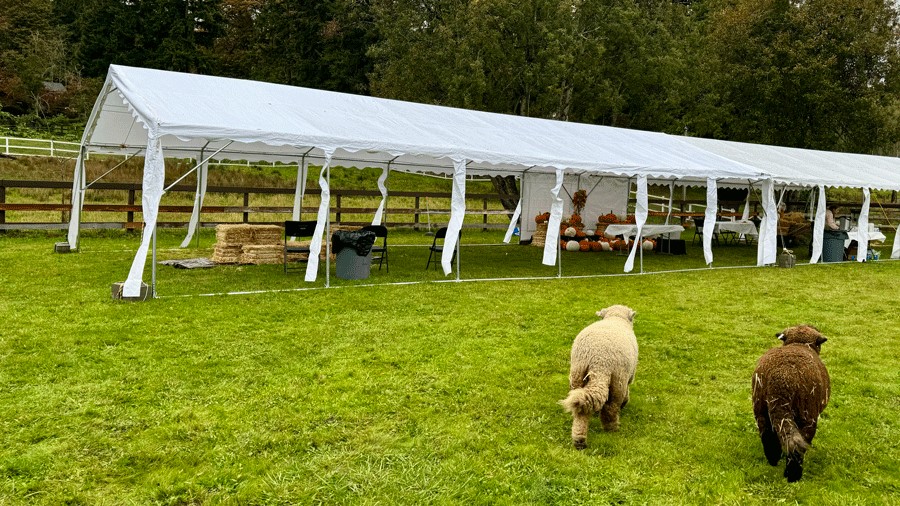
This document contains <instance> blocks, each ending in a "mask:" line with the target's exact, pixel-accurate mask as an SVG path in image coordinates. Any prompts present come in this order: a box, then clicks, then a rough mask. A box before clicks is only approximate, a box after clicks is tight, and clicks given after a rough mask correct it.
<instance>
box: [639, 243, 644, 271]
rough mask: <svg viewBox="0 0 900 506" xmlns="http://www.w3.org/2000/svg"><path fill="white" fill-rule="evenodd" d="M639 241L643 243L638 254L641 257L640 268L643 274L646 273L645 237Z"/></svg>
mask: <svg viewBox="0 0 900 506" xmlns="http://www.w3.org/2000/svg"><path fill="white" fill-rule="evenodd" d="M638 240H639V241H641V243H640V244H638V248H640V250H638V254H639V255H640V256H641V257H640V266H641V274H643V273H644V238H643V236H642V237H639V238H638Z"/></svg>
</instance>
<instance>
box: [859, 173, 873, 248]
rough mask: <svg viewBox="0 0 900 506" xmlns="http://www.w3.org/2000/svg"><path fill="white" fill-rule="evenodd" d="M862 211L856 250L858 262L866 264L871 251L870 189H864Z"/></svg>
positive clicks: (860, 211) (860, 212)
mask: <svg viewBox="0 0 900 506" xmlns="http://www.w3.org/2000/svg"><path fill="white" fill-rule="evenodd" d="M862 190H863V203H862V209H860V210H859V221H858V222H857V224H856V226H857V229H858V230H859V231H858V232H857V234H856V240H857V243H858V246H857V248H856V261H857V262H865V261H866V253H868V251H869V205H870V204H871V203H872V192H871V191H870V190H869V188H868V187H866V188H863V189H862Z"/></svg>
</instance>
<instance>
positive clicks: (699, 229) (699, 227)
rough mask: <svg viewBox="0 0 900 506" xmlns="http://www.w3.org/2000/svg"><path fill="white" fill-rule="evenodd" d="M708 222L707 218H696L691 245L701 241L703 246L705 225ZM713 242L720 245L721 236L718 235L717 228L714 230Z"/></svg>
mask: <svg viewBox="0 0 900 506" xmlns="http://www.w3.org/2000/svg"><path fill="white" fill-rule="evenodd" d="M705 221H706V218H700V217H699V216H696V217H694V237H693V238H692V239H691V244H695V243H696V242H697V239H700V244H703V223H704V222H705ZM713 227H715V225H713ZM712 234H713V236H712V237H713V242H714V243H716V244H719V234H717V233H716V231H715V228H713V233H712Z"/></svg>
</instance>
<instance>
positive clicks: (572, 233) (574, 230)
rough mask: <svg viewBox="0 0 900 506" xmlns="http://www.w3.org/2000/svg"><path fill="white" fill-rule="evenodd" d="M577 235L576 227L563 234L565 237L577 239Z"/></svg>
mask: <svg viewBox="0 0 900 506" xmlns="http://www.w3.org/2000/svg"><path fill="white" fill-rule="evenodd" d="M577 233H578V230H576V229H575V227H569V228H567V229H566V230H565V231H564V232H563V235H564V236H566V237H575V235H576V234H577Z"/></svg>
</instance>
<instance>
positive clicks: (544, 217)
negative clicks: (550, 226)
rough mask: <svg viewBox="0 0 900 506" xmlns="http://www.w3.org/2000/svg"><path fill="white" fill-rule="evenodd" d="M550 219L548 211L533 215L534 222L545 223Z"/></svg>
mask: <svg viewBox="0 0 900 506" xmlns="http://www.w3.org/2000/svg"><path fill="white" fill-rule="evenodd" d="M548 221H550V213H542V214H539V215H537V216H535V217H534V222H535V223H547V222H548Z"/></svg>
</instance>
